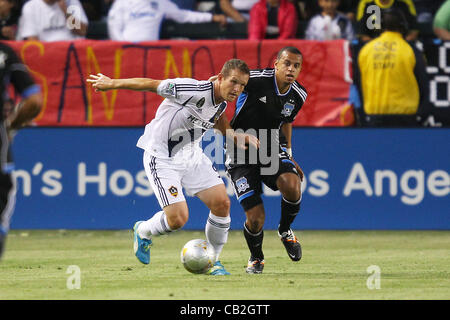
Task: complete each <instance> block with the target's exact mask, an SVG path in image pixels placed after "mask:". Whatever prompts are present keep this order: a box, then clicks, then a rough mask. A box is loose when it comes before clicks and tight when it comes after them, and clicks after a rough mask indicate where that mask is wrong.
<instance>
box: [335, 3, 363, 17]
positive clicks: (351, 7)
mask: <svg viewBox="0 0 450 320" xmlns="http://www.w3.org/2000/svg"><path fill="white" fill-rule="evenodd" d="M358 2H359V0H341V1H340V3H339V6H338V8H337V10H338V12H340V13H343V14H345V15H346V16H347V18H348V19H349V20H350V21H355V12H356V8H357V7H358Z"/></svg>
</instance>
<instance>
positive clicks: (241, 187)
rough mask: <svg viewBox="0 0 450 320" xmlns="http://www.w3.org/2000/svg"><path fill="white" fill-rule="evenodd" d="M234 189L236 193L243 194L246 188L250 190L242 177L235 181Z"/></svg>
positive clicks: (245, 179)
mask: <svg viewBox="0 0 450 320" xmlns="http://www.w3.org/2000/svg"><path fill="white" fill-rule="evenodd" d="M236 188H237V192H238V193H239V192H244V191H245V190H247V189H248V188H250V185H249V184H248V182H247V178H246V177H242V178H239V179H237V180H236Z"/></svg>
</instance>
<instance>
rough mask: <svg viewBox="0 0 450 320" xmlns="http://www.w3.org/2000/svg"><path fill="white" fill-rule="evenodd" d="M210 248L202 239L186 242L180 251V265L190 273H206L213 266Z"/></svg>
mask: <svg viewBox="0 0 450 320" xmlns="http://www.w3.org/2000/svg"><path fill="white" fill-rule="evenodd" d="M211 253H212V248H211V246H210V245H209V244H208V243H207V242H206V240H202V239H194V240H191V241H188V242H187V243H186V244H185V245H184V247H183V249H182V250H181V255H180V258H181V263H182V264H183V266H184V268H185V269H186V270H187V271H189V272H191V273H206V272H207V271H208V270H209V269H210V268H211V267H212V265H213V262H212V258H211V257H212V255H211Z"/></svg>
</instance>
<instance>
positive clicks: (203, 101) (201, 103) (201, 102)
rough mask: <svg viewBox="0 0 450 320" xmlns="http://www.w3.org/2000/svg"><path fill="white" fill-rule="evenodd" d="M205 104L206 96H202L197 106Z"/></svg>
mask: <svg viewBox="0 0 450 320" xmlns="http://www.w3.org/2000/svg"><path fill="white" fill-rule="evenodd" d="M204 104H205V97H203V98H201V99H200V100H198V101H197V103H196V106H197V108H199V109H200V108H201V107H203V105H204Z"/></svg>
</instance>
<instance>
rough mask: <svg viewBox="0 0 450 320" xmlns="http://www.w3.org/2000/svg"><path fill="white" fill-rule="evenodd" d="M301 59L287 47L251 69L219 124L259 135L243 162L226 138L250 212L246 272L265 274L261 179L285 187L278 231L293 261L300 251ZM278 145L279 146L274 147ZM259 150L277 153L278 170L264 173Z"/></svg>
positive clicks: (231, 171) (230, 167)
mask: <svg viewBox="0 0 450 320" xmlns="http://www.w3.org/2000/svg"><path fill="white" fill-rule="evenodd" d="M302 62H303V55H302V53H301V52H300V51H299V50H298V49H297V48H295V47H285V48H283V49H281V50H280V51H279V52H278V55H277V58H276V60H275V63H274V68H266V69H263V70H252V71H250V79H249V82H248V84H247V86H246V88H245V90H244V92H243V93H242V94H241V95H240V96H239V98H238V101H237V103H236V112H235V114H234V117H233V119H232V120H231V122H230V123H228V120H227V119H226V116H225V115H222V117H221V119H219V123H218V125H217V128H218V129H219V130H220V131H221V132H222V133H224V132H226V129H227V128H232V129H234V130H239V129H241V130H243V131H245V132H246V133H250V131H251V130H253V131H254V133H255V134H256V136H257V138H258V139H259V144H260V148H259V150H258V152H257V158H256V161H255V159H252V156H251V150H247V152H246V153H245V157H244V158H245V161H240V160H242V159H239V156H236V154H237V153H235V152H234V151H233V152H231V153H230V149H231V148H233V147H232V146H231V144H229V143H227V160H226V163H225V165H226V168H227V173H228V175H229V177H230V178H231V180H232V181H233V186H234V188H235V194H236V197H237V199H238V201H239V203H240V204H241V206H242V207H243V209H244V211H245V214H246V221H245V224H244V236H245V239H246V242H247V245H248V248H249V249H250V258H249V260H248V265H247V269H246V272H247V273H262V271H263V268H264V253H263V250H262V243H263V237H264V231H263V225H264V220H265V211H264V205H263V201H262V199H261V193H262V183H264V184H265V185H266V186H268V187H269V188H271V189H272V190H279V191H280V192H281V195H282V199H281V217H280V223H279V226H278V234H279V236H280V239H281V241H282V243H283V244H284V246H285V248H286V251H287V253H288V255H289V257H290V258H291V260H293V261H299V260H300V259H301V256H302V250H301V245H300V243H299V241H298V239H297V237H296V236H295V235H294V233H293V231H292V230H291V224H292V222H293V221H294V219H295V217H296V215H297V213H298V212H299V210H300V202H301V199H302V195H301V188H300V185H301V181H302V180H303V172H302V170H301V168H300V167H299V166H298V164H297V163H296V162H295V161H294V159H293V158H292V149H291V137H292V122H293V121H294V119H295V117H296V116H297V114H298V112H299V110H300V109H301V107H302V106H303V104H304V102H305V100H306V97H307V92H306V89H305V88H304V87H303V86H302V85H300V84H299V83H298V82H297V81H296V79H297V77H298V75H299V73H300V71H301V68H302ZM263 131H265V133H264V135H263V134H262V132H263ZM280 131H281V133H282V135H283V136H284V137H285V139H286V141H285V143H286V144H285V145H284V146H282V145H281V144H280V142H279V141H280V139H279V132H280ZM274 142H276V143H275V144H274ZM274 145H275V146H276V150H271V149H272V148H273V147H271V146H274ZM248 149H251V146H249V148H248ZM261 152H267V154H271V153H276V154H275V157H271V159H272V160H273V161H274V162H275V165H276V170H275V173H273V172H271V173H269V174H267V173H264V170H263V169H267V163H264V162H263V161H262V159H263V158H262V156H261ZM253 158H254V157H253ZM274 159H275V160H274ZM270 165H271V166H273V165H274V163H271V164H270Z"/></svg>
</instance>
